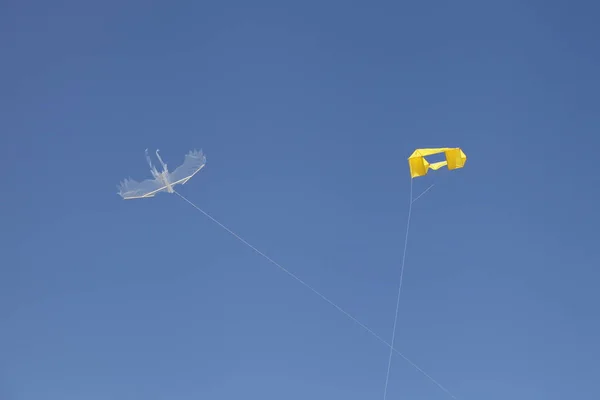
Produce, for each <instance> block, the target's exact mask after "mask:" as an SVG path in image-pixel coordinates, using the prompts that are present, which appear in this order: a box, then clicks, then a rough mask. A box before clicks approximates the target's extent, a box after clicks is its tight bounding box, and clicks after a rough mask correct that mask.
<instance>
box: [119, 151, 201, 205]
mask: <svg viewBox="0 0 600 400" xmlns="http://www.w3.org/2000/svg"><path fill="white" fill-rule="evenodd" d="M156 157H157V158H158V161H159V162H160V165H161V166H162V168H163V169H162V171H160V172H159V171H158V170H157V169H156V167H155V166H153V165H152V161H151V160H150V156H149V155H148V149H146V160H147V161H148V165H149V166H150V172H151V173H152V176H153V177H154V179H146V180H145V181H142V182H137V181H134V180H133V179H131V178H130V179H125V180H123V181H122V182H121V183H120V184H119V186H117V187H118V188H119V191H118V194H119V195H120V196H121V197H122V198H123V199H125V200H130V199H144V198H149V197H154V196H155V195H156V194H157V193H160V192H168V193H173V192H174V191H175V190H174V189H173V186H175V185H180V184H181V185H184V184H185V183H186V182H187V181H189V180H190V179H191V178H192V177H193V176H194V175H196V174H197V173H198V171H200V170H201V169H202V168H203V167H204V166H205V165H206V156H205V155H204V153H203V152H202V150H200V151H198V150H192V151H190V152H189V153H188V154H186V155H185V159H184V161H183V164H181V165H180V166H179V167H177V168H175V170H174V171H173V172H169V170H168V168H167V164H165V163H164V162H163V160H162V158H160V155H159V154H158V150H156Z"/></svg>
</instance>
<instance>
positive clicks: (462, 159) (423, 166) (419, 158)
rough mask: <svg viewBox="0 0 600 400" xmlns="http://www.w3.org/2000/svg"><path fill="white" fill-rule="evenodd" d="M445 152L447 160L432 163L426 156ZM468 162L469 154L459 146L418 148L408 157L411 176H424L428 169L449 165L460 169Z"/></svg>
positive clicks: (451, 167)
mask: <svg viewBox="0 0 600 400" xmlns="http://www.w3.org/2000/svg"><path fill="white" fill-rule="evenodd" d="M439 153H444V154H445V155H446V161H439V162H436V163H433V164H430V163H429V162H428V161H427V160H426V159H425V157H426V156H431V155H433V154H439ZM466 162H467V156H466V155H465V153H463V151H462V150H461V149H460V148H458V147H455V148H450V147H441V148H438V149H416V150H415V151H414V152H413V153H412V154H411V155H410V157H408V166H409V167H410V176H411V178H416V177H419V176H424V175H426V174H427V171H428V170H429V169H430V168H431V169H433V170H434V171H435V170H438V169H440V168H442V167H443V166H445V165H447V166H448V169H458V168H462V167H464V166H465V163H466Z"/></svg>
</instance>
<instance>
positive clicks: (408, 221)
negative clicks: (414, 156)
mask: <svg viewBox="0 0 600 400" xmlns="http://www.w3.org/2000/svg"><path fill="white" fill-rule="evenodd" d="M432 186H433V185H432ZM429 189H431V186H430V187H429V188H428V189H427V190H429ZM427 190H425V192H427ZM425 192H423V193H421V194H420V195H419V196H418V197H417V199H418V198H419V197H421V196H422V195H424V194H425ZM417 199H415V200H413V181H412V177H411V179H410V201H409V203H408V218H407V220H406V236H405V237H404V252H403V253H402V265H401V266H400V283H399V284H398V297H397V299H396V313H395V314H394V327H393V328H392V343H391V345H390V356H389V357H388V366H387V372H386V375H385V386H384V388H383V400H385V399H386V398H387V388H388V383H389V381H390V369H391V367H392V355H393V354H394V351H393V349H394V341H395V339H396V324H397V322H398V309H399V308H400V293H401V292H402V282H403V278H404V262H405V260H406V248H407V247H408V230H409V228H410V216H411V214H412V205H413V203H414V202H415V201H416V200H417Z"/></svg>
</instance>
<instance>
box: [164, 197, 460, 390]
mask: <svg viewBox="0 0 600 400" xmlns="http://www.w3.org/2000/svg"><path fill="white" fill-rule="evenodd" d="M174 193H175V194H176V195H177V196H179V197H180V198H181V199H182V200H184V201H185V202H187V203H188V204H189V205H191V206H192V207H194V208H195V209H196V210H198V211H200V212H201V213H202V214H204V215H205V216H206V217H207V218H209V219H210V220H211V221H213V222H214V223H216V224H217V225H219V226H220V227H221V228H223V229H224V230H225V231H227V232H228V233H229V234H231V235H232V236H233V237H235V238H236V239H238V240H239V241H240V242H242V243H244V244H245V245H246V246H248V247H250V248H251V249H252V250H254V251H255V252H256V253H257V254H259V255H260V256H262V257H263V258H265V259H266V260H267V261H269V262H270V263H271V264H273V265H275V266H276V267H277V268H279V269H280V270H282V271H283V272H285V273H286V274H288V275H289V276H291V277H292V278H294V279H295V280H296V281H298V282H299V283H301V284H302V285H303V286H305V287H306V288H307V289H309V290H310V291H312V292H313V293H315V294H316V295H317V296H319V297H320V298H321V299H323V300H325V301H326V302H327V303H329V304H330V305H331V306H333V307H334V308H336V309H337V310H338V311H340V312H341V313H342V314H344V315H345V316H346V317H348V318H349V319H350V320H352V321H353V322H355V323H356V324H357V325H359V326H360V327H361V328H363V329H364V330H365V331H367V332H368V333H370V334H371V335H372V336H373V337H374V338H375V339H377V340H378V341H380V342H381V343H383V344H385V345H386V346H387V347H389V348H390V349H391V351H393V352H395V353H396V354H398V355H399V356H400V357H402V358H403V359H404V360H405V361H406V362H408V363H409V364H410V365H411V366H412V367H413V368H415V369H416V370H417V371H419V372H420V373H421V374H423V375H424V376H425V377H426V378H427V379H429V380H430V381H431V382H432V383H433V384H435V385H436V386H437V387H439V388H440V389H441V390H442V391H444V392H445V393H446V394H448V395H449V396H450V397H451V398H453V399H456V396H454V395H453V394H452V393H451V392H450V391H449V390H448V389H446V388H445V387H444V386H443V385H442V384H441V383H439V382H438V381H436V380H435V379H434V378H433V377H431V376H430V375H429V374H427V373H426V372H425V371H424V370H423V369H422V368H421V367H419V366H418V365H417V364H415V363H414V362H413V361H411V360H410V359H409V358H408V357H406V356H405V355H404V354H402V353H401V352H400V351H399V350H397V349H395V348H393V346H392V345H390V344H389V343H388V342H387V341H385V340H384V339H383V338H382V337H381V336H379V335H378V334H377V333H375V332H374V331H373V330H372V329H371V328H369V327H368V326H366V325H365V324H363V323H362V322H360V321H359V320H358V319H357V318H355V317H354V316H352V314H350V313H349V312H347V311H345V310H344V309H343V308H342V307H340V306H338V305H337V304H336V303H334V302H333V301H332V300H330V299H329V298H328V297H326V296H325V295H324V294H322V293H321V292H319V291H318V290H317V289H315V288H313V287H312V286H310V285H309V284H308V283H306V282H304V281H303V280H302V279H300V278H299V277H298V276H296V275H295V274H294V273H292V272H291V271H289V270H288V269H287V268H284V267H283V266H282V265H280V264H279V263H277V262H276V261H274V260H273V259H272V258H270V257H269V256H267V255H266V254H265V253H263V252H261V251H260V250H258V249H257V248H256V247H254V246H253V245H251V244H250V243H248V242H247V241H246V240H244V239H243V238H242V237H241V236H239V235H238V234H236V233H235V232H233V231H232V230H231V229H229V228H228V227H226V226H225V225H223V224H222V223H221V222H219V221H218V220H216V219H215V218H213V217H212V216H211V215H210V214H209V213H207V212H206V211H204V210H203V209H201V208H200V207H198V206H197V205H195V204H194V203H192V202H191V201H190V200H188V199H187V198H186V197H184V196H183V195H182V194H181V193H179V192H178V191H176V190H174Z"/></svg>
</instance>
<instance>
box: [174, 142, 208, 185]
mask: <svg viewBox="0 0 600 400" xmlns="http://www.w3.org/2000/svg"><path fill="white" fill-rule="evenodd" d="M205 165H206V156H205V155H204V153H203V152H202V150H200V151H197V150H192V151H190V152H189V153H187V154H186V155H185V159H184V160H183V164H181V165H180V166H179V167H177V168H175V170H174V171H173V172H171V173H170V174H169V182H170V183H171V185H172V186H174V185H177V184H182V185H183V184H185V183H186V182H187V181H189V180H190V179H191V178H192V176H194V175H196V174H197V173H198V171H200V170H201V169H202V168H203V167H204V166H205Z"/></svg>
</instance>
